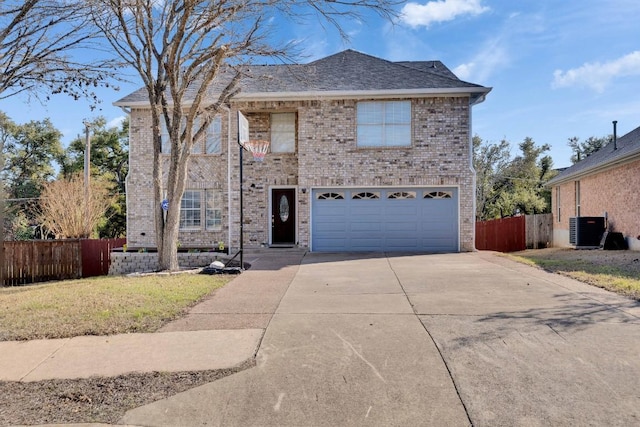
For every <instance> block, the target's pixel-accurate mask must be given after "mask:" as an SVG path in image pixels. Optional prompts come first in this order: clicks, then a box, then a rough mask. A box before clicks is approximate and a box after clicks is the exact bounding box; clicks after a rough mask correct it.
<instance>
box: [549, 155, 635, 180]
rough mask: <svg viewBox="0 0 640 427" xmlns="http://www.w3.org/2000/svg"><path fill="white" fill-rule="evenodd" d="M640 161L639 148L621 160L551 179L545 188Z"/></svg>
mask: <svg viewBox="0 0 640 427" xmlns="http://www.w3.org/2000/svg"><path fill="white" fill-rule="evenodd" d="M638 159H640V147H639V148H637V149H636V150H634V151H632V152H631V153H629V154H627V155H624V156H622V158H618V159H613V160H610V161H608V162H606V163H601V164H599V165H596V166H593V167H590V168H587V169H585V170H582V171H579V172H575V173H572V174H569V175H566V176H563V177H561V178H560V177H556V178H553V179H552V180H550V181H549V182H547V183H546V184H545V187H552V186H554V185H558V184H564V183H565V182H568V181H575V180H576V178H583V177H585V176H588V175H593V174H595V173H599V172H604V171H606V170H608V169H611V168H613V167H616V166H619V165H622V164H625V163H629V162H632V161H635V160H638Z"/></svg>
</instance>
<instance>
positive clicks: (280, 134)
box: [271, 112, 296, 153]
mask: <svg viewBox="0 0 640 427" xmlns="http://www.w3.org/2000/svg"><path fill="white" fill-rule="evenodd" d="M271 152H272V153H295V152H296V113H291V112H287V113H271Z"/></svg>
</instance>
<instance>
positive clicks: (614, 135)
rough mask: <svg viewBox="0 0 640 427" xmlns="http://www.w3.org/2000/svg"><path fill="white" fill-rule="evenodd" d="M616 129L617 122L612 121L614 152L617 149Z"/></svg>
mask: <svg viewBox="0 0 640 427" xmlns="http://www.w3.org/2000/svg"><path fill="white" fill-rule="evenodd" d="M617 128H618V121H617V120H614V121H613V149H614V150H617V149H618V132H617Z"/></svg>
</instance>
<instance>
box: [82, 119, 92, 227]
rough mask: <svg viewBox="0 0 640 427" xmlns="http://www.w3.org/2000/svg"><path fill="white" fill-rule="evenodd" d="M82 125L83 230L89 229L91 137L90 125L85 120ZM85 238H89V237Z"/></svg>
mask: <svg viewBox="0 0 640 427" xmlns="http://www.w3.org/2000/svg"><path fill="white" fill-rule="evenodd" d="M82 123H83V124H84V135H85V145H84V229H85V230H88V229H89V195H90V190H89V186H90V184H91V183H90V179H91V136H90V133H89V126H90V123H89V121H87V120H84V121H83V122H82ZM87 237H91V236H90V235H89V236H87Z"/></svg>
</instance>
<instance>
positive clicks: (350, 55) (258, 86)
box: [114, 49, 491, 106]
mask: <svg viewBox="0 0 640 427" xmlns="http://www.w3.org/2000/svg"><path fill="white" fill-rule="evenodd" d="M243 73H244V75H243V77H242V79H241V82H240V94H241V95H240V96H243V95H246V96H250V95H251V94H269V93H274V94H275V93H305V92H308V93H311V92H313V93H316V94H317V93H322V92H328V91H345V92H357V91H394V90H420V89H424V90H431V89H433V90H445V91H446V90H447V89H455V90H457V91H461V90H462V91H464V90H465V89H468V90H469V92H470V93H472V92H473V93H480V94H486V93H488V92H489V91H490V90H491V88H486V87H483V86H481V85H477V84H473V83H468V82H465V81H462V80H460V79H458V78H457V77H456V76H455V75H454V74H453V73H452V72H451V71H450V70H449V69H448V68H447V67H445V66H444V65H443V64H442V63H441V62H440V61H416V62H410V61H403V62H391V61H387V60H384V59H380V58H376V57H374V56H370V55H366V54H364V53H360V52H356V51H354V50H350V49H349V50H345V51H342V52H339V53H336V54H334V55H330V56H328V57H326V58H322V59H319V60H317V61H313V62H311V63H308V64H292V65H285V64H281V65H249V66H246V67H245V68H244V69H243ZM231 77H232V73H231V71H230V70H228V72H222V73H220V74H219V76H218V78H217V79H216V81H215V82H214V84H213V85H212V87H211V88H210V90H209V92H210V96H212V97H213V96H215V94H216V93H219V92H220V90H221V89H222V88H223V87H224V86H225V85H226V83H227V82H228V81H229V79H230V78H231ZM185 98H186V99H189V98H190V96H189V94H187V96H186V97H185ZM146 100H147V94H146V90H145V89H144V88H142V89H139V90H137V91H135V92H133V93H131V94H129V95H127V96H125V97H124V98H122V99H120V100H118V101H117V102H115V103H114V104H115V105H122V106H126V105H131V104H136V103H137V104H139V103H142V102H146Z"/></svg>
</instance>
